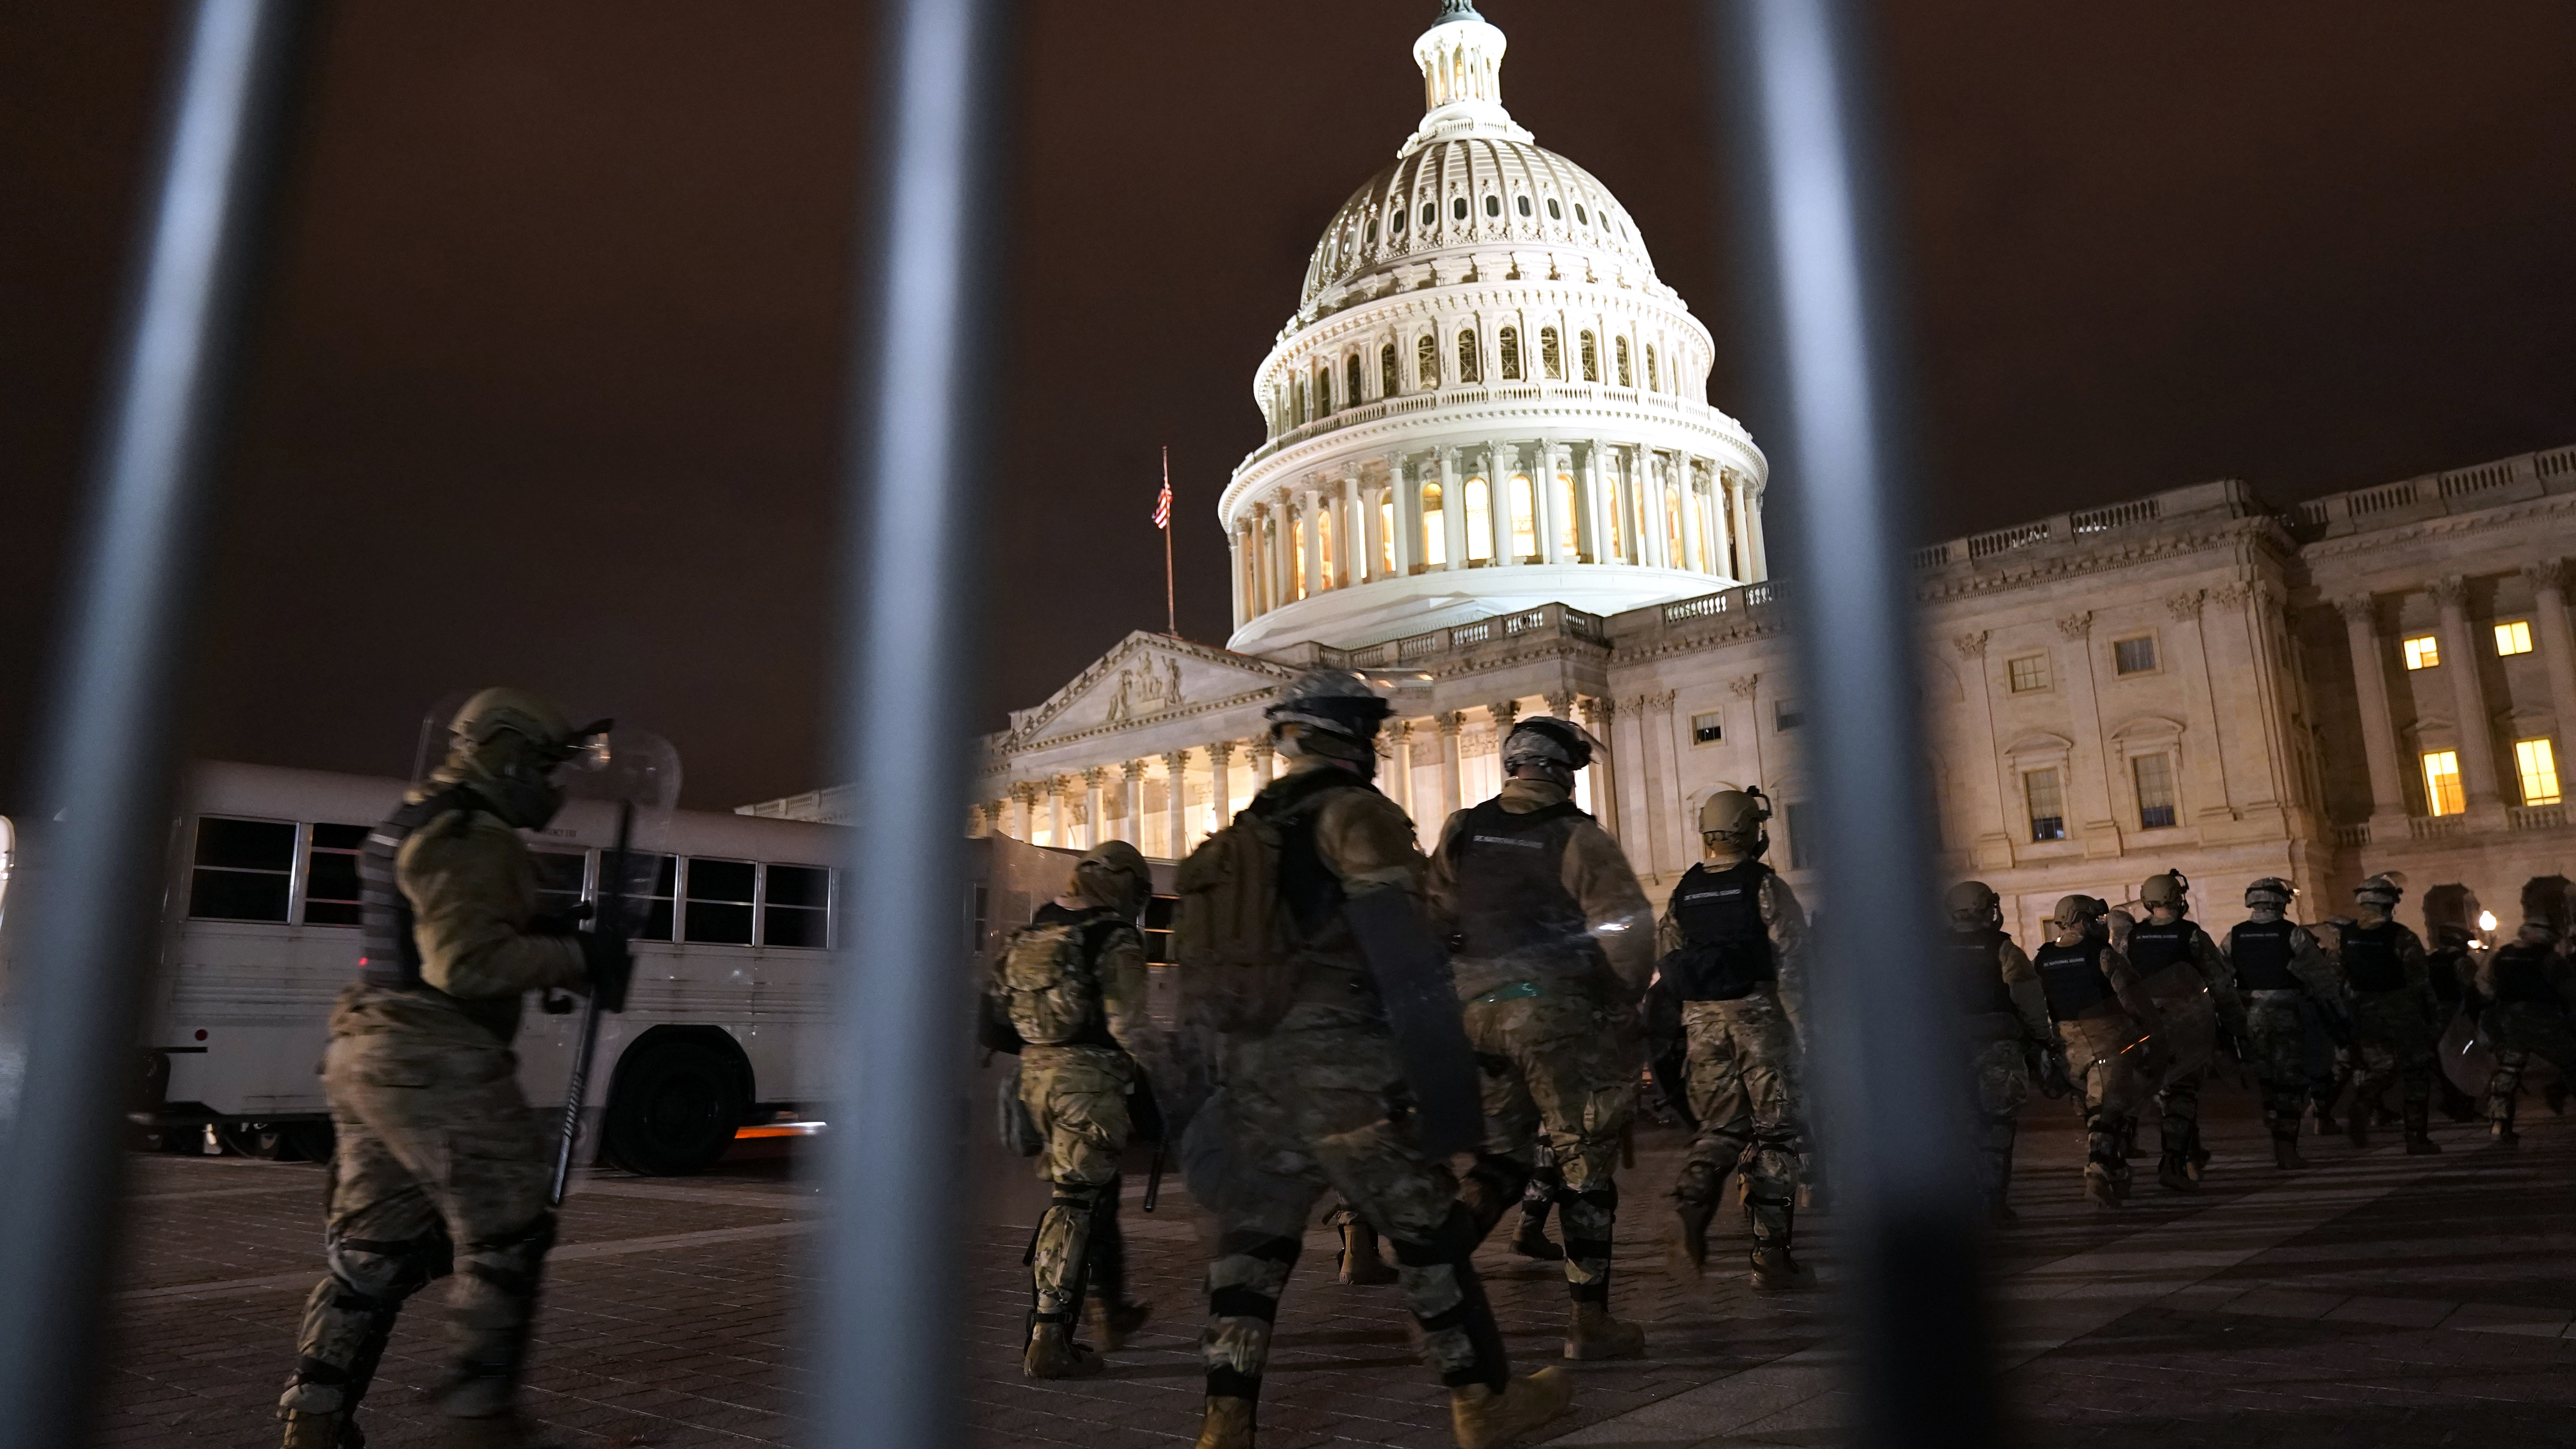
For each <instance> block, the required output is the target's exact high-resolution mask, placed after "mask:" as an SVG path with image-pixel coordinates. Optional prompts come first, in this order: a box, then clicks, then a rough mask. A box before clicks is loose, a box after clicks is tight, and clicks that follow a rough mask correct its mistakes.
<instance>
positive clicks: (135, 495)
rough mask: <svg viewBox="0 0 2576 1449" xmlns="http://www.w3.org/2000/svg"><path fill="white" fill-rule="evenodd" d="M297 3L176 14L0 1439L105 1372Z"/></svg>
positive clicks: (0, 1206)
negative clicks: (198, 641) (133, 1134)
mask: <svg viewBox="0 0 2576 1449" xmlns="http://www.w3.org/2000/svg"><path fill="white" fill-rule="evenodd" d="M306 14H307V12H306V7H305V5H304V4H303V3H302V0H198V3H196V4H194V5H192V6H189V7H186V8H184V9H182V10H180V11H179V12H178V14H177V24H176V25H175V26H174V27H173V50H174V52H175V57H176V58H175V61H174V64H173V66H172V69H171V73H170V79H169V90H168V92H167V94H166V100H165V106H164V114H163V118H162V139H161V147H160V151H159V155H158V161H159V167H158V170H157V171H156V172H155V173H154V176H153V190H152V191H151V193H150V194H149V196H148V199H147V205H146V208H145V222H144V226H143V228H142V231H141V234H140V236H139V237H138V240H137V246H136V253H137V254H136V258H135V260H136V266H137V275H136V277H135V281H134V290H133V292H132V293H131V294H130V296H129V299H128V302H127V316H126V322H125V331H124V333H123V335H122V338H121V341H122V344H123V346H122V350H121V351H120V352H119V353H118V354H117V364H116V365H117V372H116V375H115V376H114V378H113V379H112V384H113V386H112V392H111V396H110V399H109V407H108V411H107V412H106V413H105V415H104V419H103V426H102V428H101V432H100V438H99V455H98V464H97V472H96V474H95V475H94V477H93V479H92V481H91V487H90V493H89V497H88V500H87V505H86V510H87V511H86V516H85V517H84V519H83V522H82V531H81V533H80V534H79V535H78V537H79V539H80V544H79V547H80V549H81V552H80V554H79V556H78V557H77V558H76V560H75V561H74V564H73V567H72V568H71V570H70V571H69V577H70V579H71V581H72V585H71V588H72V594H71V597H70V599H69V601H68V604H67V607H66V608H65V611H64V613H65V627H64V633H63V636H62V640H61V644H60V646H59V648H60V651H61V652H60V654H59V655H58V657H57V660H56V663H55V665H54V671H53V676H52V678H51V681H50V690H49V693H48V694H47V696H46V705H47V711H46V723H45V727H44V734H43V737H42V739H43V744H42V749H43V753H42V754H41V756H40V759H41V761H42V764H41V767H40V768H41V771H42V773H41V774H40V775H39V776H38V777H37V781H36V785H37V793H36V799H37V801H38V802H39V803H40V805H41V813H40V814H38V816H37V820H36V821H34V822H31V824H34V826H35V828H34V829H32V830H31V831H30V832H29V838H28V840H27V841H26V842H25V845H26V846H27V849H26V850H25V853H24V860H25V866H26V868H25V869H24V870H23V871H22V872H21V875H20V880H19V882H18V884H19V886H20V890H19V891H18V893H17V894H18V896H19V900H18V906H19V909H18V910H17V911H15V912H13V913H12V914H13V915H14V916H16V917H17V919H16V920H15V921H14V922H13V926H14V927H15V928H16V932H15V934H14V936H13V938H12V942H11V950H10V960H11V962H12V963H13V965H12V967H11V979H10V980H9V982H8V994H9V1002H8V1008H7V1011H8V1015H7V1020H6V1023H5V1031H6V1041H5V1045H0V1132H5V1133H6V1139H7V1145H6V1147H5V1149H0V1223H7V1224H8V1225H9V1227H8V1231H7V1232H5V1233H0V1433H5V1434H6V1435H7V1436H8V1439H9V1442H11V1443H17V1444H71V1443H75V1442H77V1441H78V1439H79V1436H80V1431H81V1428H82V1424H83V1421H84V1419H85V1417H86V1415H85V1413H84V1412H83V1411H84V1410H85V1408H86V1407H87V1406H88V1404H89V1403H90V1402H91V1392H90V1385H91V1384H92V1383H93V1382H94V1381H95V1379H96V1377H97V1375H96V1373H95V1368H96V1363H97V1355H96V1348H97V1344H98V1328H99V1320H100V1313H99V1308H100V1305H101V1303H102V1302H103V1300H104V1298H105V1270H106V1262H107V1257H108V1251H109V1248H110V1247H111V1237H112V1227H113V1224H114V1222H115V1219H116V1203H115V1190H116V1177H117V1171H116V1169H117V1153H118V1151H119V1150H120V1149H119V1133H118V1131H117V1127H118V1124H119V1121H120V1118H121V1116H122V1112H123V1109H124V1107H125V1098H126V1093H127V1084H128V1083H129V1081H131V1080H132V1078H133V1075H134V1055H133V1051H134V1045H135V1042H134V1035H133V1032H134V1010H135V1004H136V1000H137V998H138V995H139V988H140V986H141V984H142V982H143V980H144V977H145V974H146V972H147V971H148V970H149V968H150V964H151V950H152V942H153V939H154V937H155V929H154V928H155V926H156V925H157V923H158V922H159V919H160V913H161V895H162V879H161V875H162V866H163V861H164V853H165V851H166V849H167V847H168V843H169V821H170V801H171V794H172V785H173V780H174V777H175V765H176V762H175V761H174V760H173V759H172V757H171V756H172V750H173V745H174V739H175V732H174V730H173V717H174V715H175V714H176V706H177V695H178V687H179V684H180V681H181V680H182V679H183V677H184V673H183V670H182V668H181V663H180V655H181V650H182V646H183V642H184V640H185V638H186V634H187V629H186V621H187V616H188V614H189V611H190V609H191V608H192V606H193V605H194V603H195V595H196V585H197V582H198V577H199V574H200V571H201V563H202V559H203V555H204V552H205V550H204V541H205V536H206V532H207V527H208V519H209V514H210V510H209V507H208V503H209V498H210V495H211V494H212V492H213V486H212V485H213V478H214V474H215V471H216V469H217V467H218V466H219V463H220V443H221V438H222V434H223V431H224V429H223V426H222V425H223V423H224V421H225V413H226V412H227V411H228V408H227V403H228V402H229V394H230V391H231V389H230V384H231V383H232V381H233V373H234V370H235V366H236V363H237V361H238V355H239V353H240V351H241V342H242V336H243V332H244V318H245V312H246V308H245V307H244V306H243V301H244V294H245V292H246V291H247V287H246V285H245V284H246V282H247V281H248V279H249V277H250V274H251V272H252V270H253V265H254V261H255V255H256V252H257V248H258V245H259V242H260V240H261V234H262V232H263V231H264V230H265V227H264V225H263V223H264V222H265V221H266V219H267V213H268V211H269V204H268V203H269V200H270V196H271V194H272V192H273V187H272V185H271V183H272V182H273V180H274V179H275V173H276V170H277V166H276V161H277V158H278V155H279V153H280V151H281V150H282V147H283V143H284V141H285V139H286V128H285V126H284V124H283V121H284V111H285V109H286V107H285V104H284V103H285V100H286V98H287V96H288V95H289V93H290V91H291V89H292V86H291V79H292V72H293V65H292V63H291V62H292V59H293V51H294V48H295V42H296V41H297V39H298V38H299V36H300V34H301V32H302V31H303V29H304V23H305V20H306Z"/></svg>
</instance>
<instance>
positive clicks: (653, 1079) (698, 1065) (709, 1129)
mask: <svg viewBox="0 0 2576 1449" xmlns="http://www.w3.org/2000/svg"><path fill="white" fill-rule="evenodd" d="M744 1106H745V1104H744V1102H743V1100H742V1085H741V1078H740V1075H739V1073H737V1071H736V1070H735V1068H734V1064H733V1063H732V1062H729V1061H727V1060H725V1059H724V1058H723V1057H722V1056H719V1055H718V1054H716V1053H715V1052H714V1051H712V1050H710V1049H708V1048H706V1047H703V1046H700V1045H698V1044H697V1043H696V1042H691V1041H661V1042H650V1043H647V1044H645V1045H644V1046H643V1047H642V1048H641V1049H640V1050H638V1051H637V1052H636V1053H635V1054H634V1055H633V1056H631V1057H629V1058H627V1059H626V1060H625V1061H624V1062H623V1063H621V1064H620V1065H619V1068H618V1072H617V1089H616V1091H615V1093H614V1094H613V1095H611V1096H610V1097H609V1099H608V1113H607V1121H606V1123H605V1125H604V1131H603V1133H602V1138H603V1142H602V1145H603V1146H604V1147H605V1148H606V1149H607V1153H608V1160H609V1161H610V1162H612V1163H615V1164H616V1165H617V1166H619V1167H622V1168H624V1169H626V1170H627V1171H628V1172H632V1173H635V1174H637V1175H639V1176H642V1177H686V1176H689V1175H691V1174H694V1173H700V1172H704V1171H706V1170H707V1169H708V1168H710V1167H713V1166H715V1164H716V1161H717V1159H719V1158H721V1157H723V1156H724V1155H725V1153H726V1151H727V1150H728V1149H730V1148H731V1147H732V1146H733V1134H734V1129H735V1128H736V1127H737V1126H739V1125H741V1122H742V1114H743V1109H744Z"/></svg>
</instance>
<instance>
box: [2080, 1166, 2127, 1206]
mask: <svg viewBox="0 0 2576 1449" xmlns="http://www.w3.org/2000/svg"><path fill="white" fill-rule="evenodd" d="M2084 1198H2085V1201H2087V1202H2090V1203H2091V1204H2093V1205H2094V1206H2095V1207H2097V1208H2106V1209H2108V1208H2121V1207H2126V1206H2128V1204H2127V1203H2125V1202H2122V1201H2121V1200H2120V1188H2119V1185H2118V1184H2117V1183H2114V1182H2113V1181H2111V1175H2110V1174H2109V1173H2107V1172H2088V1173H2086V1174H2084Z"/></svg>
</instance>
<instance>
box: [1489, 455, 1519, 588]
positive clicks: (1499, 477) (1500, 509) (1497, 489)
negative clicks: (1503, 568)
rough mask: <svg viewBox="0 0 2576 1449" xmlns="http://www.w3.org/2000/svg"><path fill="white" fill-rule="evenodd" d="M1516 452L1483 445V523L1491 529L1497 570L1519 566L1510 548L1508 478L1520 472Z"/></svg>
mask: <svg viewBox="0 0 2576 1449" xmlns="http://www.w3.org/2000/svg"><path fill="white" fill-rule="evenodd" d="M1520 451H1521V450H1520V449H1518V448H1516V447H1514V446H1512V445H1511V444H1509V443H1487V444H1486V445H1485V482H1486V483H1487V484H1488V485H1489V486H1490V488H1491V490H1492V491H1491V492H1490V493H1488V494H1487V495H1486V496H1487V501H1488V502H1490V503H1491V504H1492V506H1491V507H1489V508H1487V509H1486V510H1485V521H1486V522H1487V523H1489V524H1491V525H1493V533H1494V563H1495V564H1496V566H1498V567H1499V566H1500V565H1503V564H1507V563H1519V562H1520V554H1519V552H1518V551H1517V550H1516V549H1514V547H1513V546H1512V474H1513V473H1514V472H1515V471H1518V470H1519V468H1520Z"/></svg>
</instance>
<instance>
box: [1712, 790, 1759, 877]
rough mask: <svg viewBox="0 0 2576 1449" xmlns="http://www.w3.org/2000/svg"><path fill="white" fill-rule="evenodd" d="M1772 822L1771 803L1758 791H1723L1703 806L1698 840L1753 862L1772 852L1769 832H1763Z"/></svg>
mask: <svg viewBox="0 0 2576 1449" xmlns="http://www.w3.org/2000/svg"><path fill="white" fill-rule="evenodd" d="M1770 818H1771V801H1770V799H1769V798H1768V797H1767V796H1765V795H1764V794H1763V793H1762V792H1761V791H1760V790H1759V789H1755V788H1752V787H1749V786H1748V787H1747V788H1745V789H1742V790H1720V791H1718V792H1717V793H1716V794H1714V795H1711V796H1709V797H1708V798H1707V799H1706V800H1704V801H1702V802H1700V807H1699V838H1700V840H1701V842H1702V843H1704V844H1706V845H1709V846H1711V847H1713V848H1717V849H1719V850H1722V851H1726V852H1731V853H1733V854H1735V855H1739V856H1742V857H1743V858H1745V859H1747V860H1752V859H1755V858H1757V857H1759V856H1760V855H1761V854H1762V852H1764V851H1766V850H1769V849H1770V848H1771V835H1770V832H1768V831H1766V830H1764V829H1763V828H1762V822H1764V821H1766V820H1768V819H1770Z"/></svg>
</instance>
